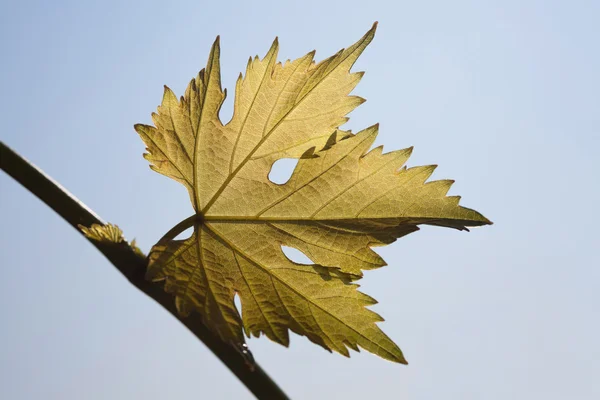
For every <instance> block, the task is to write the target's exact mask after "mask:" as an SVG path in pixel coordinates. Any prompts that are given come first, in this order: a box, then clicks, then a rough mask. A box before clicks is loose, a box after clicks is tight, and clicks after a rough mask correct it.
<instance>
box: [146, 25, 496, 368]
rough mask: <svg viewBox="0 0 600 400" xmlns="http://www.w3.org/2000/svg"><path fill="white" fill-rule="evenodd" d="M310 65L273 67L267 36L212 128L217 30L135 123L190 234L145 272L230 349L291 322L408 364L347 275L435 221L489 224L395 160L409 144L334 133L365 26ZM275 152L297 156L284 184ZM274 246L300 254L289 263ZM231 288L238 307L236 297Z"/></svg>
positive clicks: (158, 249)
mask: <svg viewBox="0 0 600 400" xmlns="http://www.w3.org/2000/svg"><path fill="white" fill-rule="evenodd" d="M375 29H376V24H375V25H374V26H373V28H372V29H371V30H369V31H368V32H367V33H366V34H365V35H364V36H363V37H362V38H361V39H360V40H359V41H358V42H356V43H355V44H354V45H352V46H351V47H349V48H347V49H345V50H341V51H339V52H338V53H336V54H335V55H333V56H331V57H329V58H327V59H325V60H324V61H321V62H319V63H315V62H314V61H313V56H314V52H311V53H308V54H307V55H305V56H304V57H301V58H298V59H297V60H294V61H287V62H285V63H284V64H281V63H277V62H276V58H277V51H278V47H279V45H278V42H277V39H276V40H275V41H274V43H273V45H272V46H271V48H270V49H269V51H268V52H267V54H266V55H265V56H264V57H263V58H262V59H259V58H258V57H255V58H253V59H252V58H251V59H250V60H249V61H248V66H247V68H246V73H245V75H244V76H242V75H241V74H240V77H239V79H238V81H237V85H236V90H235V104H234V114H233V117H232V119H231V121H230V122H228V123H227V124H225V125H224V124H223V123H222V122H221V121H220V119H219V109H220V108H221V105H222V103H223V101H224V99H225V95H226V93H225V91H223V90H222V89H221V81H220V79H221V78H220V66H219V53H220V47H219V38H217V40H216V41H215V43H214V45H213V47H212V49H211V52H210V56H209V60H208V64H207V66H206V68H205V69H203V70H202V71H200V73H199V74H198V76H197V77H196V78H195V79H192V81H191V82H190V83H189V85H188V87H187V89H186V91H185V95H184V96H183V97H181V99H179V100H178V99H177V97H176V96H175V95H174V94H173V92H172V91H171V90H170V89H169V88H167V87H165V91H164V96H163V100H162V104H161V105H160V106H159V107H158V111H157V112H156V113H154V114H152V119H153V122H154V126H148V125H141V124H138V125H136V126H135V129H136V131H137V132H138V133H139V135H140V136H141V138H142V140H143V141H144V143H145V144H146V146H147V153H146V154H145V155H144V156H145V158H146V159H147V160H148V161H149V162H150V164H151V165H150V167H151V168H152V169H153V170H155V171H157V172H159V173H161V174H163V175H166V176H168V177H170V178H173V179H175V180H177V181H179V182H181V183H182V184H183V185H184V186H185V187H186V188H187V189H188V192H189V195H190V199H191V201H192V204H193V207H194V210H195V214H196V217H195V222H194V232H193V234H192V235H191V237H189V238H188V239H185V240H172V239H170V238H167V239H164V240H161V241H160V242H159V243H158V244H156V245H155V246H154V247H153V248H152V250H151V252H150V255H149V267H148V272H147V276H148V277H149V278H150V279H153V280H155V281H164V282H165V289H166V290H167V291H168V292H171V293H173V294H174V295H175V301H176V305H177V308H178V310H179V312H180V313H181V314H182V315H187V314H189V313H190V312H192V311H196V312H198V313H200V314H201V315H202V317H203V319H204V321H205V323H206V325H207V326H208V327H210V328H211V329H212V330H213V331H214V332H215V333H216V334H217V335H219V336H220V337H221V338H222V339H223V340H225V341H228V342H230V343H231V344H232V345H235V346H239V344H240V343H244V335H243V333H244V332H245V333H246V335H247V336H248V337H250V336H251V335H254V336H257V337H258V336H259V335H260V334H261V333H263V334H265V335H266V336H267V337H269V338H270V339H272V340H274V341H275V342H278V343H281V344H283V345H285V346H287V345H288V344H289V330H292V331H294V332H296V333H298V334H300V335H305V336H306V337H308V339H310V340H311V341H313V342H314V343H317V344H319V345H321V346H322V347H324V348H325V349H327V350H329V351H331V350H335V351H337V352H339V353H341V354H343V355H346V356H348V355H349V352H348V348H351V349H354V350H357V351H358V347H359V346H360V347H362V348H364V349H366V350H368V351H370V352H372V353H375V354H377V355H379V356H381V357H383V358H385V359H387V360H391V361H395V362H400V363H406V361H405V359H404V356H403V355H402V352H401V351H400V349H399V348H398V346H396V344H394V343H393V342H392V340H391V339H390V338H388V336H386V335H385V334H384V333H383V332H382V331H381V330H380V329H379V327H378V326H377V322H380V321H383V319H382V318H381V317H380V316H379V315H377V314H376V313H375V312H373V311H371V310H369V309H368V308H366V306H369V305H372V304H375V303H376V301H375V300H374V299H372V298H371V297H369V296H367V295H365V294H363V293H361V292H359V291H358V290H357V288H358V285H356V284H355V283H354V282H355V281H356V280H358V279H360V278H361V277H362V270H368V269H374V268H378V267H381V266H383V265H385V262H384V261H383V259H382V258H381V257H380V256H379V255H377V254H376V253H375V252H374V251H373V250H372V249H371V247H374V246H381V245H386V244H389V243H391V242H393V241H395V240H396V239H397V238H399V237H401V236H404V235H407V234H409V233H411V232H414V231H416V230H418V225H420V224H427V225H437V226H444V227H450V228H456V229H459V230H466V227H468V226H479V225H485V224H490V223H491V222H490V221H489V220H487V219H486V218H485V217H483V216H482V215H481V214H479V213H478V212H476V211H473V210H470V209H468V208H464V207H461V206H459V205H458V202H459V197H457V196H450V197H448V196H446V193H447V192H448V189H449V188H450V186H451V184H452V181H449V180H441V181H433V182H426V180H427V179H428V177H429V176H430V175H431V174H432V172H433V170H434V168H435V166H425V167H415V168H408V169H407V168H406V167H404V164H405V163H406V161H407V159H408V157H409V156H410V153H411V149H405V150H399V151H393V152H390V153H385V154H384V153H383V151H382V148H381V147H378V148H375V149H372V150H370V151H369V149H370V148H371V145H372V144H373V141H374V140H375V137H376V135H377V132H378V126H377V125H374V126H372V127H370V128H367V129H365V130H363V131H361V132H359V133H357V134H353V133H351V132H347V131H343V130H340V129H339V128H340V126H341V125H343V124H344V123H345V122H346V121H347V120H348V118H347V117H346V115H347V114H348V113H349V112H350V111H352V110H353V109H354V108H356V107H357V106H358V105H360V104H361V103H363V102H364V100H363V99H362V98H360V97H357V96H350V95H349V94H350V92H351V91H352V90H353V89H354V87H355V86H356V85H357V83H358V81H359V80H360V79H361V77H362V75H363V73H361V72H359V73H352V72H350V68H351V67H352V65H353V64H354V62H355V61H356V59H357V58H358V57H359V56H360V54H361V53H362V52H363V50H364V49H365V48H366V46H367V45H368V44H369V43H370V42H371V40H372V39H373V36H374V34H375ZM281 158H298V159H299V162H298V164H297V166H296V168H295V170H294V172H293V174H292V176H291V178H290V179H289V181H288V182H286V183H285V184H282V185H280V184H276V183H273V182H271V181H270V180H269V178H268V175H269V172H270V169H271V167H272V165H273V163H274V162H275V161H277V160H279V159H281ZM282 246H289V247H293V248H296V249H298V250H300V251H302V252H303V253H304V254H306V255H307V256H308V257H309V258H310V259H311V260H312V262H313V264H311V265H305V264H298V263H295V262H293V261H291V260H290V259H288V258H287V257H286V256H285V254H284V253H283V251H282ZM236 294H237V295H239V298H240V301H241V305H242V310H241V314H242V315H240V313H239V312H238V310H237V308H236V306H235V304H234V297H235V296H236Z"/></svg>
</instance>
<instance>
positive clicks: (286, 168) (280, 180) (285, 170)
mask: <svg viewBox="0 0 600 400" xmlns="http://www.w3.org/2000/svg"><path fill="white" fill-rule="evenodd" d="M296 165H298V159H297V158H282V159H280V160H277V161H275V162H274V163H273V165H272V166H271V171H270V172H269V180H270V181H271V182H273V183H277V184H278V185H283V184H284V183H286V182H287V181H289V180H290V178H291V177H292V173H293V172H294V169H295V168H296Z"/></svg>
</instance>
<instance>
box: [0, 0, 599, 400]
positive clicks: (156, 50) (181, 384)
mask: <svg viewBox="0 0 600 400" xmlns="http://www.w3.org/2000/svg"><path fill="white" fill-rule="evenodd" d="M599 20H600V2H598V1H595V0H590V1H528V0H520V1H506V0H504V1H481V0H479V1H475V0H474V1H452V2H450V1H437V2H432V1H419V2H416V1H391V0H388V1H379V0H369V1H361V2H356V1H339V2H332V1H326V0H317V1H313V0H303V1H297V2H287V1H276V2H265V1H244V2H241V1H240V2H229V1H224V0H221V1H213V2H207V1H206V2H205V1H189V2H176V1H174V2H166V1H162V2H154V1H137V2H127V1H118V2H117V1H101V2H100V1H98V2H95V3H94V2H88V1H59V0H56V1H25V0H21V1H3V2H2V12H1V13H0V54H1V56H0V60H1V62H0V81H1V83H2V86H1V87H2V93H3V94H2V96H1V97H0V110H2V111H1V115H2V128H1V129H0V137H1V139H2V140H3V141H4V142H5V143H7V144H8V145H9V146H11V147H13V148H14V149H15V150H17V151H18V152H20V153H21V154H23V155H24V156H25V157H27V158H29V159H30V160H32V161H33V162H35V163H36V164H37V165H39V166H40V167H41V168H43V169H44V170H45V171H46V172H47V173H49V174H50V175H51V176H52V177H54V178H55V179H57V180H58V181H59V182H61V184H62V185H63V186H65V187H66V188H67V189H69V190H70V191H72V192H73V193H74V194H75V195H76V196H78V197H79V198H80V199H81V200H82V201H83V202H85V203H86V204H88V205H89V206H90V207H91V208H92V209H93V210H95V211H96V212H97V213H98V214H99V215H100V216H102V218H104V219H106V220H108V221H111V222H113V223H116V224H118V225H119V226H120V227H121V228H122V229H123V230H124V231H125V235H126V236H127V237H128V238H132V237H135V238H137V239H138V241H139V243H140V245H141V247H142V249H144V250H145V251H147V250H148V249H149V248H150V247H151V246H152V244H154V242H155V241H156V240H158V238H160V237H161V236H162V234H163V233H164V232H166V231H167V230H168V229H169V228H170V227H172V226H173V225H175V224H176V223H177V222H179V221H180V220H182V219H184V218H186V217H188V216H189V215H190V214H191V213H192V208H191V205H190V203H189V199H188V196H187V193H186V192H185V189H184V188H183V186H181V185H180V184H178V183H176V182H174V181H172V180H169V179H168V178H166V177H163V176H160V175H158V174H156V173H153V172H152V171H151V170H150V169H149V168H148V165H147V162H146V161H145V160H143V159H142V157H141V154H142V153H143V150H144V146H143V144H142V142H141V140H140V139H139V138H138V136H137V135H136V133H135V132H134V130H133V124H134V123H137V122H144V123H149V122H150V113H151V112H152V111H154V110H155V108H156V106H157V105H158V104H159V102H160V99H161V96H162V90H163V84H168V85H169V86H170V87H171V88H172V89H173V90H174V91H175V92H176V93H177V94H182V91H183V89H184V88H185V85H186V84H187V82H188V81H189V79H190V78H191V77H192V76H194V75H195V74H196V73H197V72H198V70H199V69H201V68H202V67H203V66H204V65H205V63H206V58H207V55H208V51H209V48H210V45H211V43H212V42H213V40H214V38H215V36H216V35H218V34H220V35H221V45H222V59H221V62H222V75H223V86H224V87H227V88H229V93H230V94H233V88H234V83H235V80H236V78H237V75H238V73H239V72H240V71H242V70H244V69H245V65H246V60H247V58H248V56H249V55H255V54H260V55H261V56H262V55H264V53H265V52H266V51H267V49H268V48H269V46H270V44H271V42H272V40H273V38H274V37H275V36H276V35H278V36H279V41H280V44H281V50H280V59H281V60H285V59H287V58H296V57H299V56H301V55H304V54H305V53H307V52H308V51H310V50H312V49H316V50H317V56H316V58H317V59H318V60H320V59H323V58H325V57H327V56H329V55H331V54H333V53H334V52H335V51H337V50H338V49H340V48H342V47H344V46H348V45H350V44H351V43H353V42H354V41H355V40H357V39H358V38H359V37H360V36H361V35H362V34H363V33H364V32H366V31H367V30H368V29H369V28H370V27H371V25H372V23H373V22H374V21H379V29H378V31H377V35H376V37H375V40H374V41H373V43H372V44H371V46H370V47H369V48H368V49H367V50H366V52H365V53H364V54H363V56H362V58H361V59H360V60H359V62H358V63H357V65H356V66H355V71H359V70H366V71H367V73H366V75H365V77H364V78H363V80H362V81H361V83H360V84H359V86H358V87H357V89H356V90H355V93H356V94H358V95H360V96H362V97H365V98H367V99H368V101H367V103H365V104H364V105H362V106H361V107H359V108H358V109H357V110H356V111H355V112H353V113H352V114H351V120H350V122H349V124H348V125H347V126H346V127H348V128H352V129H353V130H354V131H357V130H359V129H361V128H364V127H367V126H369V125H372V124H374V123H376V122H379V123H380V124H381V125H380V134H379V137H378V140H377V143H376V144H377V145H379V144H385V146H386V147H385V148H386V149H388V150H392V149H400V148H405V147H408V146H411V145H414V146H415V151H414V153H413V157H412V158H411V160H410V161H409V165H410V166H414V165H422V164H431V163H436V164H439V168H438V169H437V171H436V173H435V175H434V177H435V178H452V179H455V180H456V184H455V185H454V186H453V188H452V190H451V194H459V195H462V196H463V198H462V201H461V204H463V205H465V206H467V207H471V208H475V209H477V210H479V211H481V212H482V213H483V214H484V215H486V216H487V217H488V218H490V219H491V220H493V221H494V222H495V225H493V226H491V227H484V228H480V229H474V230H473V231H472V232H471V233H463V232H458V231H454V230H445V229H441V228H433V227H430V228H425V229H423V230H421V231H420V232H418V233H415V234H413V235H410V236H408V237H406V238H403V239H401V240H399V241H398V242H396V243H394V244H393V245H391V246H388V247H386V248H384V249H381V250H379V252H380V254H381V255H382V256H383V257H384V258H385V259H386V261H387V262H388V264H389V266H387V267H385V268H382V269H379V270H377V271H371V272H369V273H367V274H366V278H365V279H364V280H363V282H362V289H363V290H364V291H365V292H366V293H368V294H370V295H372V296H373V297H375V298H376V299H378V300H379V301H380V304H378V305H376V306H375V307H373V309H374V310H376V311H377V312H379V313H380V314H382V315H383V317H384V318H385V319H386V322H384V323H382V324H381V326H382V328H383V330H384V331H385V332H386V333H387V334H388V335H389V336H390V337H391V338H392V339H394V340H395V341H396V342H397V343H398V344H399V345H400V347H401V348H402V349H403V351H404V353H405V355H406V357H407V359H408V361H409V363H410V365H409V366H401V365H396V364H392V363H389V362H386V361H384V360H381V359H379V358H377V357H376V356H373V355H371V354H368V353H366V352H362V353H360V354H357V353H353V354H352V358H350V359H347V358H344V357H342V356H340V355H337V354H329V353H327V352H325V351H324V350H322V349H321V348H319V347H317V346H315V345H313V344H311V343H310V342H308V340H306V339H305V338H301V337H298V336H294V337H292V343H291V347H290V348H289V349H286V348H284V347H282V346H279V345H277V344H274V343H272V342H270V341H269V340H268V339H266V338H261V339H258V340H257V339H253V340H251V341H250V342H249V345H250V347H251V349H252V350H253V352H254V354H255V357H256V359H257V360H258V361H259V362H260V363H261V365H262V366H263V367H264V368H265V369H266V370H267V371H268V372H269V373H270V374H271V375H272V376H273V378H274V379H275V380H276V381H277V382H279V384H280V385H281V386H282V387H283V388H284V389H285V390H286V391H287V392H288V393H289V395H290V396H291V397H292V398H296V399H331V398H338V397H339V398H345V399H365V398H371V399H423V400H425V399H461V400H464V399H473V400H476V399H492V400H495V399H498V400H506V399H524V400H525V399H526V400H530V399H544V400H554V399H556V400H563V399H585V400H587V399H590V400H591V399H598V398H600V379H599V377H600V341H599V340H598V338H599V337H600V318H599V317H600V294H599V293H600V272H599V266H600V259H599V255H598V254H599V250H600V240H599V239H598V237H599V235H598V232H597V229H598V225H599V224H600V218H599V212H598V204H600V189H599V185H598V175H599V172H600V163H599V161H598V150H599V147H600V146H599V145H600V78H599V76H598V72H599V71H600V46H599V42H600V28H599V26H598V21H599ZM231 109H232V96H230V97H229V98H228V100H227V103H226V105H225V106H224V108H223V111H222V118H223V120H225V121H227V120H228V119H229V116H230V115H231ZM0 221H1V223H0V235H1V236H0V249H1V251H2V258H1V260H2V261H1V265H0V270H1V274H2V279H1V280H0V321H1V322H0V398H3V399H11V400H18V399H73V400H76V399H77V400H78V399H134V398H143V399H145V400H153V399H157V400H163V399H167V398H173V399H219V398H224V399H234V398H235V399H238V398H240V399H243V398H251V395H250V394H249V392H248V391H247V390H246V389H245V388H244V387H243V386H242V385H241V384H240V383H239V382H238V381H237V380H236V378H235V377H234V376H233V375H232V374H231V373H230V372H229V371H228V370H227V369H226V368H225V367H224V366H223V365H222V364H221V363H220V362H219V361H218V360H217V359H216V358H215V357H214V356H213V355H212V354H211V353H210V352H209V351H208V350H207V349H206V348H205V347H204V345H203V344H202V343H200V342H199V341H198V340H197V339H196V338H195V337H193V336H192V335H191V334H190V333H189V332H188V331H187V330H186V329H185V328H183V326H181V325H180V324H179V323H178V322H177V321H176V320H174V319H173V318H172V317H171V316H170V315H169V314H168V313H167V312H165V311H163V310H162V309H161V308H160V307H159V306H158V305H157V304H155V303H154V302H152V301H151V300H149V299H148V298H147V297H145V296H144V295H142V294H141V293H140V292H138V291H137V290H134V289H133V288H132V287H131V286H130V285H129V284H128V283H127V282H126V281H125V279H123V277H122V276H121V275H120V274H119V273H118V272H117V271H116V270H115V269H114V268H113V267H112V266H111V265H110V264H109V263H108V262H107V261H106V260H105V259H104V258H103V257H102V256H101V255H100V254H99V253H98V252H97V251H96V250H95V249H94V248H93V247H92V246H91V245H89V244H88V243H87V242H86V241H85V240H84V239H83V238H82V237H81V236H80V235H79V234H77V233H76V232H75V231H74V230H73V229H72V228H71V227H69V226H68V225H67V224H66V223H65V222H64V221H63V220H62V219H60V218H59V217H58V216H57V215H55V214H54V213H53V212H52V211H51V210H50V209H49V208H47V207H46V206H45V205H43V204H42V203H41V202H40V201H39V200H37V199H36V198H34V197H33V196H32V195H31V194H29V193H28V192H26V191H25V190H24V189H23V188H22V187H20V186H19V185H18V184H16V183H15V182H14V181H12V180H11V179H10V178H9V177H7V176H6V175H5V174H0Z"/></svg>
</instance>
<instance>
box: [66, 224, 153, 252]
mask: <svg viewBox="0 0 600 400" xmlns="http://www.w3.org/2000/svg"><path fill="white" fill-rule="evenodd" d="M77 227H78V228H79V229H80V230H81V233H83V235H84V236H85V237H87V238H88V239H91V240H94V241H96V242H101V243H105V244H115V245H118V244H121V243H123V244H125V245H127V246H129V247H131V249H132V250H133V251H134V253H136V254H137V255H139V256H140V257H143V258H146V255H145V254H144V252H143V251H142V250H141V249H140V248H139V247H138V246H137V243H136V241H135V239H133V240H132V241H131V243H128V242H127V240H125V237H124V236H123V231H122V230H121V228H119V226H118V225H114V224H111V223H108V224H106V225H102V224H92V225H91V226H90V227H86V226H84V225H81V224H79V225H77Z"/></svg>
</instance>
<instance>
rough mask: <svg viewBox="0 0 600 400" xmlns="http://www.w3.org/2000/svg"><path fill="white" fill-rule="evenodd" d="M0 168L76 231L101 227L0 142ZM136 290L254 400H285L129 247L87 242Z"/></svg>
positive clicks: (261, 372) (82, 207)
mask: <svg viewBox="0 0 600 400" xmlns="http://www.w3.org/2000/svg"><path fill="white" fill-rule="evenodd" d="M0 167H1V168H2V170H3V171H4V172H6V173H7V174H8V175H9V176H11V177H12V178H14V179H15V180H16V181H17V182H19V183H20V184H21V185H23V186H24V187H25V188H26V189H27V190H29V191H30V192H31V193H33V194H34V195H36V196H37V197H38V198H39V199H40V200H42V201H43V202H44V203H46V205H48V206H49V207H50V208H52V209H53V210H54V211H55V212H56V213H57V214H59V215H60V216H61V217H63V218H64V219H65V220H66V221H67V222H68V223H69V224H70V225H71V226H72V227H73V228H75V229H76V230H77V232H79V233H81V230H80V229H79V228H78V227H77V226H78V225H80V224H81V225H83V226H87V227H89V226H91V225H92V224H105V223H104V221H102V220H101V219H100V217H99V216H98V215H96V214H95V213H94V212H93V211H92V210H90V209H89V208H88V207H87V206H86V205H85V204H83V203H82V202H81V201H79V200H78V199H77V198H76V197H75V196H73V195H72V194H71V193H69V192H68V191H67V190H66V189H64V188H63V187H62V186H60V185H59V184H58V183H57V182H55V181H54V180H53V179H52V178H50V177H49V176H47V175H46V174H45V173H44V172H42V171H41V170H40V169H39V168H38V167H36V166H35V165H33V164H32V163H30V162H29V161H27V160H26V159H24V158H23V157H21V156H20V155H19V154H17V153H16V152H15V151H13V150H12V149H10V148H9V147H8V146H6V145H5V144H4V143H3V142H1V141H0ZM88 241H89V242H90V243H91V244H92V245H94V246H95V247H96V248H97V249H98V250H99V251H100V252H101V253H102V254H103V255H104V256H105V257H106V258H107V259H108V260H109V261H110V262H111V263H112V264H113V265H114V266H115V268H117V270H119V272H121V273H122V274H123V275H124V276H125V277H126V278H127V279H128V280H129V282H131V284H132V285H134V286H135V287H136V288H138V289H139V290H141V291H142V292H143V293H145V294H146V295H148V296H149V297H151V298H152V299H153V300H154V301H156V302H157V303H158V304H160V305H161V306H163V307H164V308H165V309H166V310H167V311H168V312H170V313H171V314H172V315H173V316H174V317H175V318H176V319H178V320H179V321H180V322H181V323H182V324H183V325H185V326H186V327H187V328H188V329H189V330H190V331H191V332H192V333H193V334H194V335H195V336H196V337H197V338H198V339H200V340H201V341H202V342H203V343H204V344H205V345H206V346H207V347H208V348H209V349H210V350H211V351H212V352H213V353H214V354H215V355H216V356H217V357H218V358H219V359H220V360H221V361H222V362H223V363H224V364H225V365H226V366H227V368H229V370H230V371H231V372H232V373H233V374H234V375H235V376H237V377H238V379H239V380H240V381H241V382H242V383H243V384H244V385H245V386H246V387H247V388H248V390H250V392H252V393H253V394H254V395H255V396H256V398H258V399H268V400H271V399H273V400H280V399H281V400H286V399H289V398H288V397H287V396H286V394H285V393H284V392H283V391H282V390H281V389H280V388H279V386H277V384H276V383H275V382H274V381H273V380H272V379H271V378H270V377H269V376H268V375H267V373H266V372H265V371H264V370H263V369H262V368H261V367H260V366H259V365H258V364H254V365H250V364H249V363H248V359H247V358H246V357H244V356H243V355H242V354H241V353H240V352H239V351H237V350H236V349H235V348H234V347H233V346H231V345H229V344H227V343H225V342H223V341H222V340H221V339H219V338H218V337H217V336H215V335H214V334H213V333H212V332H211V331H210V330H209V329H208V328H207V327H206V326H205V325H204V323H203V322H202V320H201V318H200V316H199V315H198V314H192V315H190V316H189V317H185V318H182V317H180V316H179V315H178V313H177V310H176V308H175V301H174V299H173V296H172V295H171V294H169V293H167V292H165V291H164V290H163V288H162V287H161V286H159V285H158V284H155V283H152V282H149V281H147V280H146V279H145V278H144V274H145V272H146V266H147V260H146V259H145V258H144V257H143V256H141V255H139V254H136V253H135V252H134V251H133V250H132V248H131V247H130V246H129V245H126V244H125V243H123V245H122V246H115V245H114V244H106V243H102V242H97V241H94V240H90V239H88Z"/></svg>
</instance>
